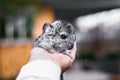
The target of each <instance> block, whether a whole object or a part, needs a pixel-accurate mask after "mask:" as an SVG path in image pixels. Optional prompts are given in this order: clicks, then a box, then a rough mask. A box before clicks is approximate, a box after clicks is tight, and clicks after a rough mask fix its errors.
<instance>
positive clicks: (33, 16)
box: [0, 0, 120, 80]
mask: <svg viewBox="0 0 120 80" xmlns="http://www.w3.org/2000/svg"><path fill="white" fill-rule="evenodd" d="M56 19H62V20H68V21H69V22H71V23H72V24H73V25H74V27H75V29H76V35H77V46H78V51H77V58H76V60H75V62H74V63H73V66H72V67H71V68H70V69H69V70H67V71H66V72H65V74H64V80H120V0H0V80H14V79H15V78H16V76H17V75H18V73H19V70H20V68H21V67H22V66H23V65H24V64H26V63H27V61H28V59H29V56H30V50H31V49H32V47H33V43H34V40H35V39H36V38H37V37H38V36H39V35H40V34H41V33H42V26H43V24H44V23H46V22H47V23H50V22H52V21H54V20H56Z"/></svg>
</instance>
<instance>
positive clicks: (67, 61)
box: [30, 42, 76, 72]
mask: <svg viewBox="0 0 120 80" xmlns="http://www.w3.org/2000/svg"><path fill="white" fill-rule="evenodd" d="M75 57H76V42H75V44H74V47H73V49H72V50H69V51H68V53H67V55H65V54H62V53H49V52H48V51H46V50H44V49H42V48H33V49H32V51H31V57H30V61H34V60H40V59H43V60H51V61H52V62H54V63H55V64H57V65H58V66H59V67H60V68H61V70H62V72H64V71H65V70H66V69H68V68H69V67H70V66H71V65H72V63H73V61H74V60H75Z"/></svg>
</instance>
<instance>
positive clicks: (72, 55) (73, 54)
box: [67, 42, 77, 60]
mask: <svg viewBox="0 0 120 80" xmlns="http://www.w3.org/2000/svg"><path fill="white" fill-rule="evenodd" d="M76 51H77V48H76V42H75V43H74V47H73V49H72V50H70V51H69V53H68V54H67V55H68V56H69V57H71V58H72V59H73V60H74V59H75V57H76Z"/></svg>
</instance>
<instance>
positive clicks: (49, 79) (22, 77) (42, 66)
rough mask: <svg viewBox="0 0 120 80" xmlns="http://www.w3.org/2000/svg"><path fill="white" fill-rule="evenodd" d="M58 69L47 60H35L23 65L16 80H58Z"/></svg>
mask: <svg viewBox="0 0 120 80" xmlns="http://www.w3.org/2000/svg"><path fill="white" fill-rule="evenodd" d="M60 74H61V69H60V67H59V66H58V65H57V64H55V63H53V62H52V61H49V60H35V61H32V62H29V63H28V64H26V65H24V66H23V67H22V69H21V71H20V73H19V75H18V76H17V78H16V80H60Z"/></svg>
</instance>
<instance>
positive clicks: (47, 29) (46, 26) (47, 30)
mask: <svg viewBox="0 0 120 80" xmlns="http://www.w3.org/2000/svg"><path fill="white" fill-rule="evenodd" d="M52 29H53V26H52V25H51V24H49V23H45V24H44V25H43V32H44V33H50V32H51V30H52Z"/></svg>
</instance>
